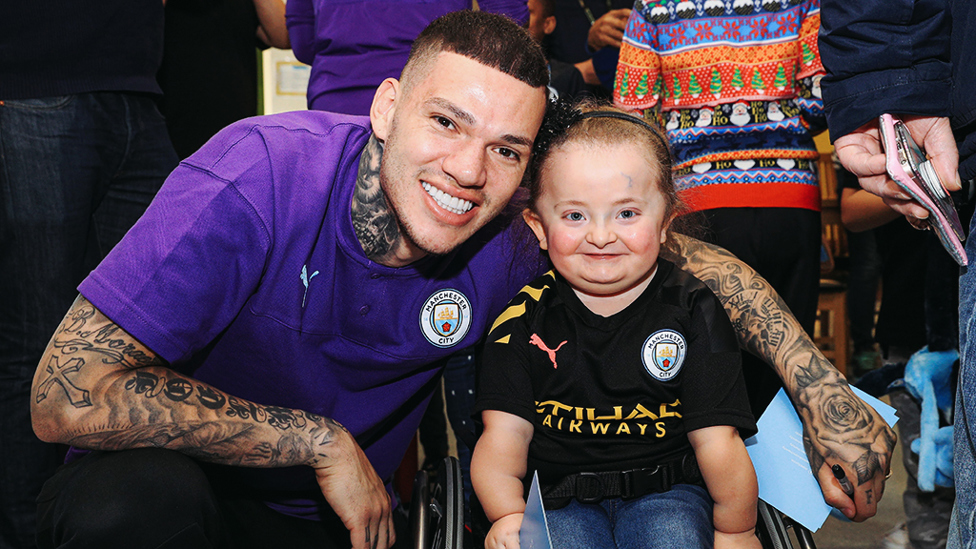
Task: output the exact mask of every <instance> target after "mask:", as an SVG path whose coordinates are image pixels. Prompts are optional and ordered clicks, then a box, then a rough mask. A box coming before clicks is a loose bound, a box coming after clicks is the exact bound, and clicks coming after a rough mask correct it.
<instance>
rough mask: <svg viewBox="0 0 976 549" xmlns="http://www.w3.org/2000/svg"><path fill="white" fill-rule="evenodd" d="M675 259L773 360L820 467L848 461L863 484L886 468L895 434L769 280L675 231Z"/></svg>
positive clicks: (744, 339)
mask: <svg viewBox="0 0 976 549" xmlns="http://www.w3.org/2000/svg"><path fill="white" fill-rule="evenodd" d="M672 240H673V249H672V252H673V254H669V256H668V257H669V259H672V258H673V261H674V262H675V263H676V264H677V265H678V266H680V267H682V268H683V269H685V270H687V271H688V272H690V273H692V274H694V275H695V276H696V277H697V278H699V279H700V280H701V281H702V282H704V283H705V284H707V285H708V286H709V287H710V288H711V289H712V291H713V292H714V293H715V294H716V295H717V296H718V298H719V300H721V302H722V304H723V305H724V306H725V309H726V312H727V313H728V315H729V318H730V319H731V320H732V324H733V326H734V328H735V330H736V334H737V336H738V337H739V343H740V345H741V346H742V347H743V348H744V349H746V350H748V351H750V352H752V353H753V354H755V355H756V356H758V357H759V358H761V359H762V360H764V361H765V362H766V363H767V364H770V365H772V367H773V368H774V370H775V371H776V373H777V375H778V376H779V377H780V379H781V380H782V381H783V384H784V386H785V387H786V390H787V393H788V394H789V395H790V398H791V399H792V401H793V404H794V406H795V407H796V409H797V412H798V413H799V415H800V418H801V419H802V420H803V429H804V446H805V447H806V451H807V455H808V457H809V458H810V465H811V468H812V469H813V471H814V474H816V473H817V472H818V471H819V470H820V469H821V467H824V466H825V464H826V463H827V461H828V460H829V461H833V462H844V463H847V464H848V465H849V466H850V467H851V468H852V469H854V470H855V471H856V472H857V477H858V478H857V480H858V484H859V485H860V484H863V483H865V482H867V481H868V480H870V479H872V478H874V477H876V476H877V475H879V474H882V475H883V474H884V473H885V472H886V470H887V467H888V465H889V463H890V460H891V452H892V451H893V450H894V444H895V434H894V432H893V431H892V430H891V428H890V427H888V425H887V424H886V423H885V422H884V420H882V419H881V417H880V416H879V415H878V413H877V412H876V411H875V410H874V409H873V408H871V407H869V406H867V405H866V404H865V403H864V402H863V401H862V400H861V399H859V398H858V397H857V396H855V395H854V393H853V392H851V389H850V387H849V386H848V384H847V381H846V380H845V379H844V377H843V376H842V375H841V374H840V372H838V371H837V370H836V369H835V368H834V367H833V366H832V365H831V364H830V362H829V361H828V360H827V359H826V357H824V356H823V353H821V352H820V350H819V349H818V348H817V347H816V345H815V344H814V343H813V340H812V339H810V337H809V336H808V335H807V334H806V332H804V331H803V329H802V327H801V326H800V324H799V322H797V320H796V319H795V318H794V317H793V315H792V314H789V309H788V308H787V306H786V304H785V303H784V302H783V301H782V299H781V298H780V297H779V296H778V295H777V294H776V292H775V291H774V290H773V289H772V288H771V287H770V286H769V284H768V283H767V282H766V281H765V280H764V279H763V278H762V277H760V276H759V275H758V274H757V273H756V272H755V271H754V270H753V269H751V268H750V267H748V266H746V265H745V264H744V263H742V262H741V261H740V260H738V259H737V258H736V257H735V256H733V255H732V254H730V253H728V252H727V251H725V250H723V249H722V248H719V247H717V246H712V245H710V244H706V243H704V242H700V241H698V240H695V239H692V238H689V237H686V236H683V235H675V238H674V239H672Z"/></svg>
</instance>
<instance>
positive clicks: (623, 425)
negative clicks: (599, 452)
mask: <svg viewBox="0 0 976 549" xmlns="http://www.w3.org/2000/svg"><path fill="white" fill-rule="evenodd" d="M620 433H627V434H628V435H629V434H630V427H628V426H627V424H626V423H621V424H620V427H617V433H616V434H618V435H619V434H620Z"/></svg>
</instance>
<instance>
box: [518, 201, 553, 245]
mask: <svg viewBox="0 0 976 549" xmlns="http://www.w3.org/2000/svg"><path fill="white" fill-rule="evenodd" d="M522 219H524V220H525V224H526V225H528V226H529V228H530V229H532V232H533V233H535V237H536V238H538V239H539V247H540V248H542V249H543V250H546V251H548V250H549V242H548V241H546V229H545V227H543V226H542V219H540V218H539V215H538V214H536V213H535V212H534V211H532V208H526V209H524V210H522Z"/></svg>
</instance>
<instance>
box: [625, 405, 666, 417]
mask: <svg viewBox="0 0 976 549" xmlns="http://www.w3.org/2000/svg"><path fill="white" fill-rule="evenodd" d="M641 417H646V418H648V419H658V417H657V415H656V414H655V413H654V412H652V411H650V410H648V409H647V408H645V407H644V405H643V404H638V405H637V406H635V407H634V411H633V412H631V413H630V415H628V416H627V417H626V418H624V419H627V420H631V419H635V418H641Z"/></svg>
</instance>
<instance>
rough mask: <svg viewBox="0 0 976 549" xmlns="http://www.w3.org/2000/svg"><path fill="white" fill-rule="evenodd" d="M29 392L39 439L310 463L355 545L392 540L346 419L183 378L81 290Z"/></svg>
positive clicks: (375, 485) (380, 489) (374, 481)
mask: <svg viewBox="0 0 976 549" xmlns="http://www.w3.org/2000/svg"><path fill="white" fill-rule="evenodd" d="M31 395H32V398H31V420H32V422H33V426H34V432H35V433H37V436H38V437H39V438H40V439H41V440H44V441H48V442H59V443H63V444H71V445H74V446H77V447H80V448H87V449H93V450H126V449H130V448H144V447H154V448H167V449H171V450H176V451H179V452H182V453H184V454H187V455H189V456H192V457H194V458H197V459H200V460H203V461H208V462H212V463H220V464H225V465H236V466H244V467H288V466H294V465H308V466H310V467H312V468H313V469H314V470H315V475H316V478H317V480H318V483H319V487H320V488H321V490H322V493H323V494H324V495H325V498H326V500H328V502H329V504H330V505H331V506H332V508H333V509H334V510H335V511H336V513H337V514H338V515H339V516H340V517H341V518H342V520H343V524H345V525H346V527H347V528H349V530H350V536H351V540H352V546H353V547H354V548H355V549H386V548H387V547H388V546H389V545H392V543H393V541H394V539H395V536H394V533H393V523H392V515H391V509H390V499H389V496H388V495H387V492H386V489H385V488H384V486H383V482H382V481H381V480H380V479H379V477H378V476H377V474H376V472H375V471H374V470H373V467H372V466H371V465H370V463H369V460H368V459H367V458H366V455H365V454H364V453H363V451H362V449H360V447H359V445H358V444H357V443H356V441H355V439H354V438H353V437H352V435H351V434H350V433H349V432H348V431H346V429H345V428H343V427H342V425H340V424H339V423H337V422H335V421H333V420H330V419H328V418H324V417H321V416H318V415H315V414H311V413H308V412H303V411H302V410H295V409H289V408H281V407H275V406H263V405H260V404H256V403H253V402H248V401H246V400H243V399H239V398H236V397H234V396H231V395H228V394H226V393H224V392H221V391H220V390H218V389H216V388H214V387H212V386H209V385H207V384H205V383H202V382H200V381H196V380H193V379H191V378H189V377H186V376H183V375H180V374H179V373H177V372H175V371H173V370H172V369H169V368H167V367H166V364H165V362H164V361H163V360H162V359H160V358H159V357H157V356H156V355H155V353H153V352H152V351H151V350H150V349H148V348H147V347H146V346H144V345H143V344H142V343H140V342H139V341H138V340H136V339H135V338H134V337H132V336H131V335H129V334H128V333H126V332H125V331H124V330H123V329H122V328H120V327H119V326H118V325H116V324H115V323H113V322H112V321H111V320H109V319H108V318H107V317H106V316H105V315H103V314H102V313H101V312H100V311H99V310H98V309H96V308H95V307H94V306H93V305H92V304H91V303H89V302H88V300H86V299H85V298H84V297H83V296H79V297H78V299H77V300H76V301H75V303H74V304H73V305H72V307H71V309H70V310H69V311H68V314H67V315H66V316H65V318H64V320H63V321H62V322H61V325H60V326H59V327H58V329H57V331H56V332H55V334H54V337H52V338H51V341H50V342H49V343H48V346H47V349H46V350H45V352H44V355H43V357H42V358H41V362H40V364H39V365H38V367H37V371H36V373H35V374H34V384H33V387H32V389H31ZM371 533H372V535H371Z"/></svg>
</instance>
